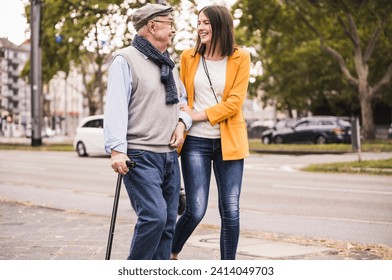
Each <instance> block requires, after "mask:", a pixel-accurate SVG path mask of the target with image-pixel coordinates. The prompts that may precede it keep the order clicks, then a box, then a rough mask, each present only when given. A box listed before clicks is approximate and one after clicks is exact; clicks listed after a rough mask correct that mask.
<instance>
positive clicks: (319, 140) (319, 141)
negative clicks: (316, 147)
mask: <svg viewBox="0 0 392 280" xmlns="http://www.w3.org/2000/svg"><path fill="white" fill-rule="evenodd" d="M315 143H316V144H326V143H327V138H325V137H324V136H322V135H320V136H317V138H316V141H315Z"/></svg>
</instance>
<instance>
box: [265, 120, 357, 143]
mask: <svg viewBox="0 0 392 280" xmlns="http://www.w3.org/2000/svg"><path fill="white" fill-rule="evenodd" d="M261 140H262V142H263V143H277V144H280V143H316V144H326V143H351V124H350V122H348V121H346V120H344V119H342V118H339V117H333V116H313V117H306V118H301V119H299V120H298V121H297V122H295V123H294V124H293V125H290V124H289V125H284V126H283V127H282V128H279V127H275V128H274V129H273V130H272V131H265V132H264V133H263V134H262V136H261Z"/></svg>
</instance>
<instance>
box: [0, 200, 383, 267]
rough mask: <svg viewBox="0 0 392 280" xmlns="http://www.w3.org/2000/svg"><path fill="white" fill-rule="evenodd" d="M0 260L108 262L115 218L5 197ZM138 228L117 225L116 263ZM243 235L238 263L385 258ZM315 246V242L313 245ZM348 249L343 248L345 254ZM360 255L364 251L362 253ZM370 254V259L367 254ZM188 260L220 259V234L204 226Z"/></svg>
mask: <svg viewBox="0 0 392 280" xmlns="http://www.w3.org/2000/svg"><path fill="white" fill-rule="evenodd" d="M0 213H1V214H0V228H1V231H0V259H2V260H102V259H104V258H105V253H106V244H107V238H108V232H109V226H110V217H103V216H98V215H88V214H83V213H76V212H67V211H63V210H58V209H51V208H43V207H37V206H33V205H27V204H19V203H16V202H9V201H2V200H1V199H0ZM132 230H133V225H132V224H131V223H130V221H128V220H126V219H124V218H118V219H117V223H116V229H115V235H114V241H113V248H112V259H116V260H124V259H125V258H126V257H127V253H128V247H129V244H130V238H131V235H132ZM266 236H267V235H264V236H260V235H258V234H256V233H241V238H240V244H239V248H238V254H237V259H239V260H280V259H314V260H329V259H333V260H339V259H364V258H365V259H380V258H382V257H380V256H378V255H377V254H375V252H374V251H372V250H367V249H364V250H362V251H363V252H362V255H361V254H354V255H350V254H342V249H341V248H340V249H339V248H336V247H335V248H334V247H333V246H332V247H331V246H329V245H330V244H326V245H327V246H323V245H321V244H312V242H308V244H306V243H304V242H303V241H302V242H298V240H295V239H287V238H286V240H285V239H280V240H279V238H276V237H274V238H266ZM313 243H315V242H313ZM343 251H344V250H343ZM360 251H361V250H360ZM366 252H367V253H366ZM364 253H366V255H364ZM180 257H181V259H183V260H219V230H218V229H216V228H212V227H209V226H207V225H200V226H199V227H198V229H197V230H196V231H195V233H194V234H193V235H192V237H191V239H190V240H189V241H188V242H187V244H186V246H185V248H184V250H183V252H182V253H181V255H180Z"/></svg>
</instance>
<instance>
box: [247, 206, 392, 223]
mask: <svg viewBox="0 0 392 280" xmlns="http://www.w3.org/2000/svg"><path fill="white" fill-rule="evenodd" d="M241 212H248V213H252V214H257V215H268V216H272V215H274V216H284V217H295V218H301V219H304V218H305V219H313V220H328V221H339V222H352V223H361V224H379V225H388V226H390V225H392V222H388V221H370V220H358V219H349V218H338V217H320V216H307V215H295V214H289V213H269V212H265V211H257V210H252V209H243V208H242V209H241Z"/></svg>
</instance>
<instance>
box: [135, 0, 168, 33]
mask: <svg viewBox="0 0 392 280" xmlns="http://www.w3.org/2000/svg"><path fill="white" fill-rule="evenodd" d="M171 12H173V8H172V7H170V6H165V5H161V4H150V3H147V4H146V5H145V6H143V7H141V8H139V9H137V10H136V11H135V13H134V14H133V16H132V19H131V20H132V24H133V27H135V29H136V31H138V30H139V29H140V28H142V27H143V26H144V25H146V24H147V22H148V21H149V20H151V19H153V18H154V17H156V16H166V15H168V14H170V13H171Z"/></svg>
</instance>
